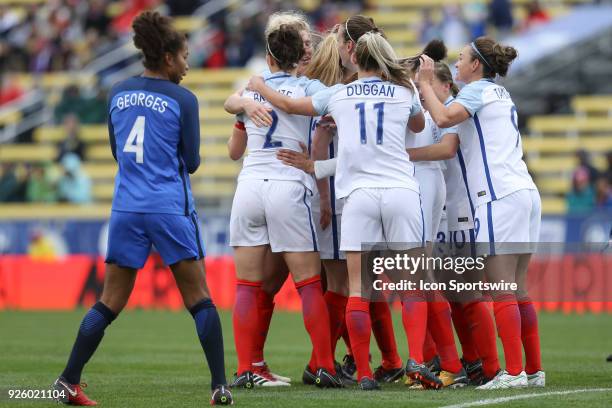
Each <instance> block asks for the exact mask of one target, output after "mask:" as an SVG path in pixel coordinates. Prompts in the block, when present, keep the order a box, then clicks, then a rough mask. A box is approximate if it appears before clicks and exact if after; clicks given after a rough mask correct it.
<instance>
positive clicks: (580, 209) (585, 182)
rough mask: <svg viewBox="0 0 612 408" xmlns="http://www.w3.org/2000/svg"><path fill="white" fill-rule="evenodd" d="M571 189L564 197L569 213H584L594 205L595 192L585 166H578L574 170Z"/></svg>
mask: <svg viewBox="0 0 612 408" xmlns="http://www.w3.org/2000/svg"><path fill="white" fill-rule="evenodd" d="M572 184H573V186H572V191H570V192H569V194H568V195H567V197H566V200H567V212H568V213H569V214H584V213H587V212H589V211H591V210H592V209H593V207H595V192H594V191H593V187H592V186H591V183H590V181H589V171H588V169H587V168H586V167H582V166H581V167H578V168H577V169H576V171H574V176H573V183H572Z"/></svg>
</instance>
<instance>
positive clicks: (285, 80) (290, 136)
mask: <svg viewBox="0 0 612 408" xmlns="http://www.w3.org/2000/svg"><path fill="white" fill-rule="evenodd" d="M264 79H265V81H266V85H268V86H269V87H271V88H272V89H274V90H276V91H277V92H280V93H282V94H284V95H287V96H289V97H291V98H302V97H304V96H310V95H312V94H314V93H316V92H317V91H319V90H321V89H325V85H323V84H322V83H321V82H319V81H316V80H310V79H308V78H306V77H301V78H297V77H294V76H291V75H289V74H287V73H286V72H276V73H274V74H272V73H269V72H268V73H265V74H264ZM243 97H244V98H252V99H254V100H256V101H259V102H262V103H263V104H264V105H265V106H269V107H271V105H270V104H269V102H268V101H266V100H265V99H264V98H263V97H262V96H261V95H260V94H259V93H257V92H253V91H246V92H245V93H244V94H243ZM271 114H272V119H273V121H272V125H271V126H270V127H261V128H260V127H257V126H256V125H255V124H254V123H253V122H252V121H251V120H250V119H249V118H246V117H245V118H244V119H245V120H244V124H245V128H246V132H247V136H248V140H247V148H248V150H249V154H248V156H246V157H245V158H244V161H243V165H242V171H241V172H240V175H239V176H238V181H242V180H248V179H258V180H263V179H269V180H293V181H299V182H301V183H303V184H304V185H305V186H306V187H307V188H308V189H310V190H311V191H312V190H313V187H314V186H313V180H312V177H311V176H309V175H308V174H306V173H304V172H303V171H302V170H299V169H296V168H294V167H291V166H287V165H285V164H283V163H282V162H281V161H280V160H278V159H277V158H276V151H277V150H278V149H280V148H283V149H291V150H295V151H298V152H301V151H302V148H301V147H300V142H302V143H304V144H305V145H308V144H309V139H310V137H311V136H310V131H311V130H310V129H311V122H312V118H311V117H309V116H301V115H290V114H287V113H285V112H283V111H281V110H279V109H275V110H273V111H272V112H271Z"/></svg>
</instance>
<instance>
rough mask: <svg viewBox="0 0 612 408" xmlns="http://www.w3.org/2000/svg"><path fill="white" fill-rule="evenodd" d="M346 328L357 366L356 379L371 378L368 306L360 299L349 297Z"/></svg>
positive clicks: (370, 329)
mask: <svg viewBox="0 0 612 408" xmlns="http://www.w3.org/2000/svg"><path fill="white" fill-rule="evenodd" d="M346 328H347V330H348V333H349V337H350V338H351V347H352V350H353V357H354V358H355V364H356V365H357V378H358V379H362V378H363V377H368V378H372V369H371V368H370V335H371V332H372V323H371V321H370V304H369V302H368V301H367V300H366V299H362V298H360V297H353V296H351V297H349V299H348V303H347V304H346Z"/></svg>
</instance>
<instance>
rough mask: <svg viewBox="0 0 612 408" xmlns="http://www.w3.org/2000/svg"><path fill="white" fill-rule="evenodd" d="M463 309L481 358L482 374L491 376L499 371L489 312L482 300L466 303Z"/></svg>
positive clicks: (493, 331)
mask: <svg viewBox="0 0 612 408" xmlns="http://www.w3.org/2000/svg"><path fill="white" fill-rule="evenodd" d="M464 309H465V315H466V317H467V320H468V322H469V323H470V328H471V330H472V338H473V339H474V345H475V346H476V350H477V351H478V355H479V356H480V359H481V360H482V370H483V371H484V375H485V377H487V378H493V377H494V376H495V374H497V372H498V371H499V359H498V357H497V340H496V338H495V326H494V325H493V318H492V317H491V312H490V311H489V308H488V307H487V304H486V302H484V301H475V302H471V303H468V304H467V305H465V306H464Z"/></svg>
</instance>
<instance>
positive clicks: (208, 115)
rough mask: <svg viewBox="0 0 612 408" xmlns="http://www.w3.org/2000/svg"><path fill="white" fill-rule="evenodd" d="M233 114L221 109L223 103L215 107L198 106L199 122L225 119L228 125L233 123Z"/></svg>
mask: <svg viewBox="0 0 612 408" xmlns="http://www.w3.org/2000/svg"><path fill="white" fill-rule="evenodd" d="M234 119H235V116H234V115H232V114H229V113H227V112H226V111H225V109H223V105H221V106H215V107H208V106H205V107H201V108H200V122H206V121H227V122H230V125H231V124H232V123H234Z"/></svg>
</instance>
